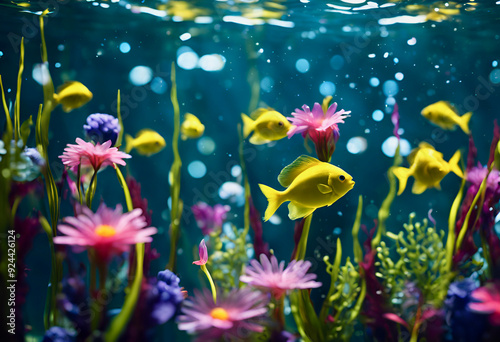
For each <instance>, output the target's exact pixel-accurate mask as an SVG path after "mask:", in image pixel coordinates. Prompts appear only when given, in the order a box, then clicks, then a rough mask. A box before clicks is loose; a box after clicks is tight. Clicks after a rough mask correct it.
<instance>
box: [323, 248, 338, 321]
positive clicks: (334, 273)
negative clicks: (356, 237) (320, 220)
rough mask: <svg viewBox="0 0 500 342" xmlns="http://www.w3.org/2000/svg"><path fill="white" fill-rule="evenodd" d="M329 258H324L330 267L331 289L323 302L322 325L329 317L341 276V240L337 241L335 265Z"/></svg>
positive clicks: (328, 269) (328, 267)
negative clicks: (336, 285)
mask: <svg viewBox="0 0 500 342" xmlns="http://www.w3.org/2000/svg"><path fill="white" fill-rule="evenodd" d="M328 259H329V257H328V256H327V255H326V256H325V257H324V258H323V261H324V262H325V263H326V264H327V265H328V266H327V272H328V273H329V274H330V289H329V290H328V294H327V295H326V297H325V300H324V301H323V306H322V307H321V311H320V314H319V320H320V322H321V323H324V322H325V320H326V316H327V315H328V308H329V306H330V302H331V301H330V298H331V296H332V295H333V292H334V291H335V283H336V282H337V278H338V276H339V269H340V262H341V260H342V244H341V242H340V239H337V253H336V254H335V260H334V262H333V265H331V264H330V263H329V262H328Z"/></svg>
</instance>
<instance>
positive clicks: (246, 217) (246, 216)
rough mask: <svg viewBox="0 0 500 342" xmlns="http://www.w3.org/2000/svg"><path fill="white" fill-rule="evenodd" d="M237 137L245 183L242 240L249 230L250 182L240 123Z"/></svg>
mask: <svg viewBox="0 0 500 342" xmlns="http://www.w3.org/2000/svg"><path fill="white" fill-rule="evenodd" d="M238 137H239V139H240V144H239V149H238V152H239V155H240V166H241V173H242V174H243V183H244V185H245V210H244V214H243V220H244V229H243V234H242V236H243V237H242V238H243V240H245V239H246V236H247V235H248V231H249V230H250V197H251V193H250V184H249V182H248V174H247V168H246V164H245V158H244V157H243V144H244V140H243V131H242V129H241V124H238Z"/></svg>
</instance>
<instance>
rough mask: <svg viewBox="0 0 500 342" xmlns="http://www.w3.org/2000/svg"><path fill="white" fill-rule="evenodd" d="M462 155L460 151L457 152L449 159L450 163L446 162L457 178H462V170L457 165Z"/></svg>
mask: <svg viewBox="0 0 500 342" xmlns="http://www.w3.org/2000/svg"><path fill="white" fill-rule="evenodd" d="M461 156H462V154H461V153H460V150H457V152H455V154H454V155H453V157H451V159H450V161H449V162H448V165H450V170H451V171H452V172H453V173H455V174H456V175H457V176H458V177H461V178H464V173H463V172H462V169H461V168H460V166H459V165H458V163H459V162H460V158H461Z"/></svg>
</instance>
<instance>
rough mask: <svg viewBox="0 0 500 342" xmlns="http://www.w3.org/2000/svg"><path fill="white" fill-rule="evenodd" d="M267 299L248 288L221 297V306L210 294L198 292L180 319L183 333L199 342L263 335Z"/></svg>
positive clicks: (218, 297) (184, 309) (179, 324)
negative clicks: (243, 332)
mask: <svg viewBox="0 0 500 342" xmlns="http://www.w3.org/2000/svg"><path fill="white" fill-rule="evenodd" d="M266 305H267V299H266V296H265V295H263V294H262V293H260V292H254V291H251V290H250V289H248V288H244V289H234V290H232V291H231V292H229V293H226V294H224V293H219V294H218V295H217V304H215V303H214V300H213V297H212V294H211V293H210V291H208V290H206V289H205V290H204V291H203V292H202V293H200V292H198V291H196V290H195V296H194V297H192V298H190V299H187V300H186V301H185V302H184V306H183V307H182V314H181V315H180V316H179V318H178V319H177V322H178V327H179V329H180V330H186V331H187V332H188V333H190V334H196V335H198V338H199V341H217V340H219V339H220V340H222V339H224V340H232V339H231V338H236V337H238V335H240V334H241V332H242V331H247V332H248V331H250V332H252V331H254V332H262V331H263V330H264V328H263V327H262V326H261V325H260V324H259V319H262V318H263V316H264V315H265V313H266V312H267V307H266Z"/></svg>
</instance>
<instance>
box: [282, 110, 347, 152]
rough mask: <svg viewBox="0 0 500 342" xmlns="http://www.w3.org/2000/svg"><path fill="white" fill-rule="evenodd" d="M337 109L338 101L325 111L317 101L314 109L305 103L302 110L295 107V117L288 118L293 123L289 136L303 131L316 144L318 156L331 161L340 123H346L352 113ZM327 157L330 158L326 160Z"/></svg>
mask: <svg viewBox="0 0 500 342" xmlns="http://www.w3.org/2000/svg"><path fill="white" fill-rule="evenodd" d="M336 110H337V103H333V104H332V105H330V106H329V107H328V109H327V110H326V112H324V111H323V108H322V107H321V105H320V104H319V103H317V102H316V103H315V104H314V107H313V110H312V111H311V109H310V108H309V106H307V105H303V106H302V110H300V109H298V108H297V109H295V112H293V113H292V116H293V118H287V119H288V120H290V121H291V122H292V124H293V126H292V128H290V130H289V131H288V133H287V135H288V138H291V137H292V136H293V135H294V134H297V133H302V136H303V137H304V138H305V137H306V136H308V137H309V138H311V140H312V141H313V142H314V145H315V146H316V152H317V153H318V158H320V160H322V161H329V160H330V157H331V155H332V154H333V151H334V150H335V144H336V143H337V141H338V139H339V136H340V133H339V127H338V124H339V123H344V119H345V118H347V117H349V116H350V115H349V114H350V113H351V112H350V111H345V110H343V109H341V110H340V111H338V112H335V111H336ZM326 158H328V159H327V160H324V159H326Z"/></svg>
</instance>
